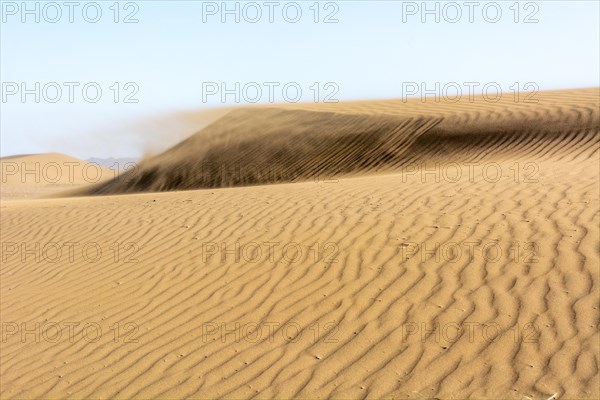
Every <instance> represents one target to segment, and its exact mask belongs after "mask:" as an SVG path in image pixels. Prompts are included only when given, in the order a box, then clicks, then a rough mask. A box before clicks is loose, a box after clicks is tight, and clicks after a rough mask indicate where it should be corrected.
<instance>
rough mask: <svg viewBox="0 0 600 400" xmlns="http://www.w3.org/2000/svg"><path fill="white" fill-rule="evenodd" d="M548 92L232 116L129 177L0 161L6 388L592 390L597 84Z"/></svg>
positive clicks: (590, 394)
mask: <svg viewBox="0 0 600 400" xmlns="http://www.w3.org/2000/svg"><path fill="white" fill-rule="evenodd" d="M522 95H523V96H524V97H525V96H526V94H522ZM535 100H536V102H527V101H524V98H521V99H519V100H518V101H517V100H516V99H515V98H513V97H512V96H510V98H509V97H508V96H507V97H506V98H503V99H502V100H501V101H498V102H491V101H488V100H486V99H483V98H480V97H477V98H474V99H472V100H471V99H462V100H461V101H459V102H456V103H449V102H443V101H437V102H435V101H429V102H422V101H421V100H420V99H416V100H409V101H407V102H405V101H401V100H382V101H364V102H348V103H337V104H297V105H292V104H286V105H280V106H272V107H250V108H241V109H237V110H233V111H231V112H230V113H228V114H226V115H224V116H223V117H221V118H220V119H218V120H216V121H215V122H214V123H213V124H211V125H210V126H208V127H207V128H205V129H203V130H201V131H200V132H198V133H196V134H194V135H193V136H191V137H189V138H188V139H186V140H184V141H183V142H181V143H180V144H178V145H176V146H175V147H172V148H170V149H168V150H166V151H165V152H163V153H160V154H157V155H155V156H153V157H149V158H147V159H144V160H143V161H142V162H141V163H140V164H139V165H138V166H137V167H136V168H135V169H132V170H130V171H127V172H125V173H123V174H121V175H119V176H118V177H117V178H114V177H112V176H111V174H112V172H111V171H106V170H104V173H103V178H102V179H100V180H98V181H97V182H90V181H88V180H83V181H82V180H81V179H80V178H79V177H80V176H81V171H80V170H77V171H75V172H76V173H75V176H76V177H77V179H76V180H75V181H70V180H66V181H65V179H64V176H61V178H60V179H59V180H58V181H56V182H49V181H48V180H47V179H46V178H47V177H43V176H42V179H41V182H31V181H29V180H28V179H23V177H22V174H21V173H20V172H17V173H15V171H16V170H14V169H10V171H9V172H10V174H8V173H7V171H8V170H6V168H5V166H3V181H2V203H1V209H0V210H1V217H2V218H1V228H2V231H1V241H2V255H1V256H2V262H1V268H0V278H1V281H0V311H1V317H2V341H1V343H0V346H1V347H0V349H1V360H0V376H1V382H0V383H1V385H0V386H1V388H0V397H1V398H3V399H9V398H20V399H22V398H45V399H58V398H94V399H101V398H143V399H149V398H169V399H177V398H203V399H208V398H231V399H245V398H259V399H263V398H265V399H266V398H305V399H308V398H319V399H321V398H336V399H337V398H339V399H342V398H343V399H358V398H417V399H421V398H479V399H481V398H486V399H500V398H502V399H559V398H565V399H597V398H599V397H600V389H599V387H600V379H599V364H600V335H599V331H598V328H599V316H600V312H599V301H600V292H599V278H600V269H599V268H600V266H599V248H600V241H599V223H600V218H599V197H600V194H599V170H600V169H599V143H600V140H599V138H600V136H599V134H600V91H599V88H590V89H581V90H567V91H554V92H540V93H538V94H537V95H536V97H535ZM1 161H2V163H3V164H6V165H8V164H7V163H12V164H10V165H11V166H12V167H10V168H13V167H14V166H15V165H17V166H21V165H22V163H26V164H27V163H29V164H31V163H33V164H35V163H36V162H38V163H40V165H42V167H44V166H47V165H48V164H49V163H57V164H59V165H63V164H64V162H79V161H81V160H76V159H73V158H69V157H68V156H64V155H61V154H45V155H29V156H19V157H12V158H3V159H2V160H1ZM15 163H16V164H15ZM78 165H79V167H77V168H82V166H84V165H85V163H84V162H81V163H79V164H78ZM28 168H29V170H31V169H32V168H34V167H31V166H30V167H28ZM47 172H48V173H50V172H51V171H50V170H49V169H48V171H47ZM53 176H54V175H53ZM104 177H106V179H105V178H104ZM65 190H67V191H68V194H67V195H65V194H64V191H65Z"/></svg>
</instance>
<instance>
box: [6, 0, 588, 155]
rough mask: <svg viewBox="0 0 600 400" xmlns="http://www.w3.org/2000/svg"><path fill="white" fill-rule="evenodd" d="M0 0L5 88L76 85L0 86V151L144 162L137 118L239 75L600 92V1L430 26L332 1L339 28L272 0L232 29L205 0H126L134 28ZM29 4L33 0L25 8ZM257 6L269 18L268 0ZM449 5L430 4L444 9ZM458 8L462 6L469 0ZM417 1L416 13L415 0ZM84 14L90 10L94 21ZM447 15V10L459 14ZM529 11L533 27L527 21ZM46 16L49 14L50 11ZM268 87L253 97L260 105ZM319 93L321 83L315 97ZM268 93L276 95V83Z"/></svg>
mask: <svg viewBox="0 0 600 400" xmlns="http://www.w3.org/2000/svg"><path fill="white" fill-rule="evenodd" d="M6 3H13V4H17V5H18V6H19V7H20V6H21V1H18V2H6V1H2V9H3V15H2V18H3V20H2V25H1V39H0V45H1V55H0V56H1V57H0V71H1V81H2V83H3V85H4V86H3V87H4V88H6V87H7V86H6V85H7V82H8V83H10V82H16V83H18V84H20V83H21V82H26V83H27V85H28V86H27V87H30V88H33V87H34V82H40V83H41V85H42V86H43V85H44V84H46V83H48V82H58V83H59V84H62V82H80V83H81V85H80V86H79V89H77V88H76V89H75V98H74V102H73V103H70V102H69V101H68V89H67V87H66V86H63V97H62V98H61V100H59V101H58V102H57V103H49V102H48V101H45V100H44V99H43V98H42V99H41V101H40V103H36V102H35V101H34V97H33V95H29V96H27V97H26V101H25V102H24V103H23V102H22V101H21V98H20V94H19V93H17V94H16V95H13V96H6V93H4V92H3V95H5V97H6V98H4V97H3V99H2V103H1V104H0V106H1V114H2V115H1V129H2V136H1V144H2V149H1V153H2V155H3V156H6V155H11V154H18V153H38V152H50V151H59V152H63V153H67V154H71V155H74V156H77V157H82V158H88V157H91V156H98V157H108V156H116V157H120V156H139V155H141V154H142V152H143V151H144V148H145V147H146V146H147V145H148V144H150V143H149V142H151V141H153V140H156V139H155V138H156V136H155V135H149V134H147V131H146V129H148V128H147V127H148V123H146V124H145V125H142V124H138V122H143V121H147V120H151V119H155V118H161V117H163V116H168V115H171V114H173V113H177V112H180V111H190V110H201V109H206V108H211V107H219V106H223V105H224V104H222V103H221V101H220V96H211V97H209V101H207V102H203V98H202V83H203V82H218V83H221V82H226V83H227V84H228V86H231V87H233V85H234V83H235V82H240V83H241V85H244V84H245V83H247V82H258V83H261V84H262V82H280V83H281V85H283V84H285V83H287V82H297V83H298V85H299V86H300V87H301V89H302V90H303V97H302V101H311V100H312V99H313V92H311V90H310V87H311V85H312V84H313V83H314V82H318V83H319V84H320V86H321V87H322V86H323V85H324V84H326V83H327V82H334V83H335V84H336V85H337V87H338V88H339V91H338V92H337V94H336V95H335V96H334V98H337V99H339V100H354V99H378V98H400V97H401V96H402V84H403V82H419V83H420V82H427V84H428V85H429V86H430V87H433V85H434V82H440V83H441V84H442V85H444V84H445V83H448V82H458V83H462V82H480V83H482V84H485V83H487V82H498V84H499V85H500V86H501V87H502V88H503V89H504V90H509V87H510V86H511V85H512V84H513V83H514V82H519V84H521V85H523V84H525V83H526V82H535V83H536V84H537V85H538V86H539V88H540V89H558V88H576V87H590V86H600V82H599V79H600V78H599V75H600V66H599V62H600V61H599V60H600V54H599V49H600V40H599V35H600V27H599V15H600V10H599V6H598V2H597V1H536V2H527V1H521V2H520V4H518V8H519V9H520V14H519V22H518V23H515V22H514V20H513V19H514V5H513V4H514V3H515V1H514V0H513V1H499V2H497V3H498V4H499V5H500V8H501V10H502V16H501V17H500V20H499V21H498V22H497V23H490V22H487V21H485V19H484V18H483V15H482V10H481V8H482V7H483V5H485V4H487V3H490V2H486V1H480V2H479V3H480V4H481V6H479V7H478V8H475V12H474V14H473V17H474V22H473V23H470V22H469V21H468V15H466V14H463V16H462V18H461V19H460V20H459V22H457V23H450V22H448V21H444V19H443V18H442V20H441V21H440V22H439V23H436V22H435V21H434V20H433V18H434V16H432V15H430V16H428V17H427V18H428V20H427V21H426V22H425V23H423V22H421V20H420V14H419V13H417V14H416V15H410V16H406V18H407V21H406V22H403V7H404V10H405V11H410V7H409V6H408V5H407V4H408V3H411V2H401V1H397V2H394V1H337V2H331V3H335V4H336V5H337V8H338V10H337V12H336V14H335V18H337V19H338V20H339V22H338V23H330V24H325V23H314V21H313V17H314V15H313V11H312V10H311V9H309V7H311V5H312V4H313V3H314V1H308V2H298V3H300V5H301V9H302V11H303V14H302V17H301V19H300V21H299V22H298V23H295V24H292V23H289V22H286V21H285V20H284V18H283V16H282V13H281V6H283V5H284V4H286V3H290V2H285V1H281V2H279V3H280V4H281V6H280V7H279V8H276V9H275V13H274V18H275V22H274V23H269V22H268V20H267V19H268V16H267V15H266V14H263V16H262V19H261V20H260V21H259V22H257V23H249V22H246V21H243V20H242V21H241V22H240V23H235V22H234V21H233V16H228V21H227V22H226V23H222V22H221V20H220V14H217V15H210V16H206V18H207V22H203V14H202V11H203V6H204V7H205V10H209V8H207V7H210V6H208V5H207V3H210V2H200V1H137V2H130V3H135V4H136V5H137V8H138V10H137V12H136V13H135V16H134V17H135V18H137V19H138V20H139V22H138V23H131V24H125V23H122V22H121V23H114V22H113V18H114V14H113V10H111V9H110V7H111V6H112V4H113V3H115V2H114V1H99V2H98V3H99V4H100V5H101V9H102V13H103V14H102V17H101V18H100V21H99V22H97V23H89V22H86V21H85V20H84V19H83V17H82V11H81V7H80V8H76V9H75V13H74V22H73V23H69V21H68V15H67V14H65V13H67V12H68V8H66V7H62V8H61V10H62V12H63V15H62V17H61V19H60V20H59V22H57V23H50V22H47V21H45V20H44V18H43V15H42V16H41V20H40V22H39V23H36V22H35V21H34V19H33V18H34V16H33V15H27V16H26V17H27V20H26V22H25V23H23V22H22V21H21V14H20V10H18V12H17V14H15V15H12V13H13V11H14V9H13V8H11V7H12V6H11V5H7V4H6ZM34 3H35V2H28V4H29V5H30V7H32V8H33V7H34V6H35V5H34ZM57 3H58V4H59V5H60V4H62V3H63V1H58V2H57ZM86 3H89V2H80V4H81V5H83V4H86ZM125 3H127V2H121V12H120V15H119V19H120V20H121V19H122V18H123V17H124V16H125V15H126V14H128V13H129V12H132V11H135V8H134V6H131V5H130V6H128V9H127V10H123V9H122V8H123V7H124V6H125ZM203 3H205V4H204V5H203ZM221 3H222V2H221V1H219V2H216V3H214V4H216V5H217V6H219V7H220V6H221ZM256 3H258V4H259V5H261V9H262V11H263V12H268V8H267V7H266V6H264V5H263V4H264V3H265V2H263V1H258V2H256ZM326 3H327V2H321V4H320V5H319V8H320V9H321V12H320V15H319V19H322V18H323V17H324V16H325V14H328V13H329V12H332V11H335V8H334V6H331V5H330V6H327V7H328V8H327V9H326V10H325V9H323V8H324V7H325V4H326ZM403 3H404V4H403ZM428 3H429V6H430V7H434V6H435V5H434V3H435V2H428ZM446 3H448V2H444V1H442V2H439V4H440V10H441V7H443V6H444V5H445V4H446ZM456 3H457V4H458V5H459V6H460V7H461V11H462V12H463V13H466V12H468V9H467V7H466V6H464V3H465V2H463V1H458V2H456ZM526 3H535V4H534V5H526ZM242 4H243V3H242ZM414 4H416V6H417V7H421V2H420V1H419V2H415V3H414ZM42 6H43V3H41V5H40V7H42ZM229 6H230V7H233V6H234V5H233V2H229ZM407 7H408V8H407ZM511 7H513V8H511ZM92 11H93V9H92ZM92 11H90V10H88V12H89V14H88V15H91V17H92V18H93V16H94V14H93V12H92ZM248 11H249V12H250V11H252V10H250V9H248ZM288 11H289V10H288ZM419 11H420V10H419ZM447 11H448V12H451V11H452V14H448V17H449V18H453V17H454V11H453V10H452V9H450V8H448V9H447ZM492 11H493V10H492ZM492 11H489V14H488V16H490V18H493V17H494V13H493V12H492ZM534 11H535V15H534V16H533V18H536V19H537V20H538V21H539V22H537V23H523V21H522V20H523V19H524V18H525V16H526V15H528V14H530V13H531V12H534ZM47 12H48V13H49V14H47V15H46V16H47V17H48V18H54V15H55V14H54V11H53V10H52V9H50V8H48V9H47ZM249 15H250V14H249ZM288 15H291V16H292V17H293V15H294V13H293V12H292V11H289V14H288ZM252 16H253V14H251V15H250V17H252ZM87 82H97V83H98V85H99V86H100V87H101V88H102V90H103V93H102V97H101V98H100V100H99V101H98V102H97V103H89V102H87V101H85V100H84V99H83V98H82V97H81V90H80V88H81V86H82V85H83V84H85V83H87ZM114 82H119V83H120V84H121V89H120V95H121V96H123V95H125V94H127V93H129V92H131V91H132V90H133V89H132V87H128V88H123V87H122V86H123V85H124V84H125V83H127V82H134V83H135V84H136V85H137V86H138V87H139V92H137V94H135V96H134V97H133V98H135V99H137V100H139V102H138V103H123V102H122V101H121V102H119V103H114V101H113V94H114V93H113V91H111V90H110V87H111V85H112V84H113V83H114ZM125 89H127V90H125ZM266 90H267V89H266V88H265V92H264V93H263V97H262V100H263V101H262V102H268V96H267V92H266ZM278 90H279V91H278ZM328 92H330V91H327V90H326V91H323V88H321V92H320V96H321V97H322V96H324V95H325V94H326V93H328ZM51 93H54V92H51ZM275 94H276V97H277V99H278V100H279V101H281V100H282V99H281V96H280V94H281V92H280V89H277V88H276V89H275ZM52 95H53V94H52ZM121 100H122V97H121ZM227 100H228V102H227V103H228V104H227V105H232V104H233V103H234V102H233V96H229V97H228V99H227ZM240 104H244V101H243V98H242V101H241V103H240ZM106 132H108V133H106ZM105 133H106V134H105ZM165 135H169V132H165ZM154 147H156V146H154Z"/></svg>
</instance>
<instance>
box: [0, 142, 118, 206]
mask: <svg viewBox="0 0 600 400" xmlns="http://www.w3.org/2000/svg"><path fill="white" fill-rule="evenodd" d="M0 170H1V172H2V177H1V180H0V182H1V184H0V198H2V199H3V200H7V199H23V198H34V197H42V196H47V195H50V194H56V193H60V192H64V191H65V190H73V189H76V188H81V187H82V186H86V185H92V184H94V183H98V182H102V181H106V180H109V179H111V178H114V177H116V176H118V174H117V171H113V170H111V169H109V168H105V167H102V166H100V165H98V164H96V163H93V162H88V161H84V160H81V159H78V158H75V157H71V156H67V155H65V154H58V153H51V154H27V155H19V156H11V157H2V158H0Z"/></svg>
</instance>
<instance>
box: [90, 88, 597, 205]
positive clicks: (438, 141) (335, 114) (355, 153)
mask: <svg viewBox="0 0 600 400" xmlns="http://www.w3.org/2000/svg"><path fill="white" fill-rule="evenodd" d="M552 94H553V93H551V95H552ZM581 94H582V99H581V100H580V101H579V102H578V103H576V104H568V103H567V104H563V105H560V106H558V105H557V104H558V102H557V100H556V98H555V97H553V96H551V95H550V96H547V97H544V99H545V100H546V103H548V104H542V105H538V106H537V107H536V106H535V104H526V105H525V107H524V108H523V110H520V108H519V107H518V106H516V105H513V104H511V103H509V104H506V103H489V102H484V105H483V106H481V105H477V104H472V103H470V102H467V101H463V102H461V103H457V104H456V105H455V106H454V108H453V113H449V112H443V111H444V110H445V109H444V108H443V107H444V105H441V104H439V103H436V104H435V106H437V107H438V109H436V108H435V106H431V105H424V106H423V108H424V109H425V110H427V109H428V107H429V112H430V114H428V115H427V114H424V112H425V110H420V113H421V115H412V116H407V115H402V114H398V113H396V114H394V113H393V111H394V109H395V108H398V109H402V105H403V103H400V104H399V103H398V102H393V101H388V102H387V103H382V105H381V107H382V108H383V109H384V110H388V111H387V112H385V113H381V112H380V113H375V112H371V113H369V111H370V108H369V107H368V105H367V106H363V107H361V106H360V105H356V106H355V108H352V109H351V111H347V110H346V111H345V112H339V111H340V110H339V109H337V108H335V106H331V105H325V106H324V107H323V109H315V108H311V107H310V106H306V107H305V108H306V109H302V108H292V107H281V108H248V109H240V110H234V111H231V112H229V113H228V114H226V115H225V116H224V117H222V118H221V119H219V120H217V121H216V122H214V123H213V124H211V125H210V126H208V127H207V128H205V129H203V130H202V131H200V132H198V133H196V134H195V135H193V136H192V137H190V138H188V139H186V140H184V141H183V142H181V143H180V144H178V145H176V146H174V147H173V148H171V149H169V150H167V151H165V152H164V153H161V154H160V155H157V156H154V157H152V158H150V159H147V160H143V161H142V162H141V163H140V165H139V167H138V168H136V169H132V170H131V171H129V172H128V173H125V174H123V175H122V176H120V177H119V178H118V179H113V180H111V181H108V182H103V183H102V184H100V185H96V186H95V187H93V188H89V189H86V190H85V191H84V192H83V193H84V194H118V193H133V192H145V191H148V192H158V191H171V190H190V189H200V188H219V187H236V186H248V185H260V184H273V183H286V182H287V183H289V182H301V181H309V180H318V179H334V178H338V177H341V176H360V175H366V174H369V175H371V174H374V173H390V172H394V171H396V172H397V171H399V170H401V169H402V167H403V166H406V165H408V164H411V163H420V164H435V163H448V162H461V163H469V162H477V161H484V160H501V159H505V158H511V157H512V158H515V157H517V158H518V157H538V156H540V157H552V156H554V155H558V156H560V155H561V154H564V153H570V151H569V149H570V147H571V146H574V147H582V148H583V150H582V151H585V152H586V153H587V155H588V156H591V155H593V154H594V151H595V148H596V147H595V146H596V145H597V135H598V132H599V131H600V112H598V108H597V107H595V106H597V105H598V103H597V97H598V96H597V95H596V96H595V97H594V96H593V94H594V92H591V91H589V90H587V91H581ZM594 99H596V103H594V101H595V100H594ZM559 101H560V100H559ZM418 102H419V101H418V100H413V101H411V103H413V105H412V106H413V107H415V105H414V103H418ZM479 102H480V103H481V102H483V100H482V99H481V98H480V99H479ZM588 102H589V103H588ZM327 106H329V108H328V107H327ZM477 106H479V108H478V107H477ZM386 107H387V108H386ZM348 108H351V107H348ZM469 108H475V109H476V111H473V110H469V111H466V110H468V109H469ZM440 109H441V110H440ZM526 111H529V112H526ZM557 144H560V146H558V145H557ZM565 146H566V147H568V148H565Z"/></svg>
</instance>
